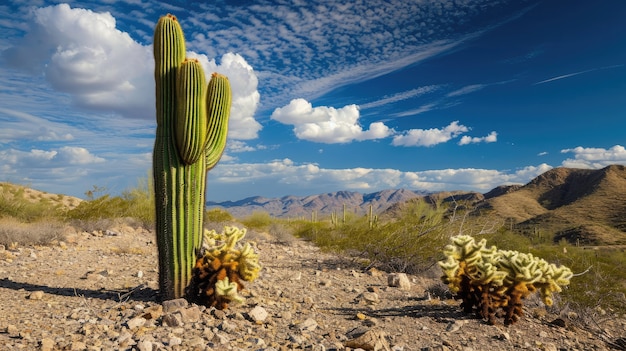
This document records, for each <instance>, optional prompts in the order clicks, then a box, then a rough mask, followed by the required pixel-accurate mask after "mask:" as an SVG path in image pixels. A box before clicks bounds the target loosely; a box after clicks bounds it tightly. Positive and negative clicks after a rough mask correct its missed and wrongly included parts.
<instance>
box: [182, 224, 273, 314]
mask: <svg viewBox="0 0 626 351" xmlns="http://www.w3.org/2000/svg"><path fill="white" fill-rule="evenodd" d="M245 235H246V229H245V228H243V229H240V228H237V227H225V228H224V231H223V232H222V233H217V232H216V231H214V230H210V231H209V230H205V232H204V241H203V244H202V250H201V253H200V258H198V260H197V261H196V266H195V268H194V274H193V278H192V281H191V284H190V285H189V289H188V291H187V296H188V298H190V299H191V300H192V301H194V302H196V303H199V304H204V305H207V306H213V307H216V308H218V309H224V308H226V307H228V304H229V303H230V302H241V301H243V298H242V297H241V296H240V295H239V291H241V290H242V289H243V284H242V281H253V280H255V279H256V278H257V277H258V276H259V271H260V270H261V266H260V265H259V256H258V254H257V253H256V252H255V251H254V246H253V245H252V244H251V243H249V242H246V243H245V244H242V243H241V240H242V239H243V238H244V236H245Z"/></svg>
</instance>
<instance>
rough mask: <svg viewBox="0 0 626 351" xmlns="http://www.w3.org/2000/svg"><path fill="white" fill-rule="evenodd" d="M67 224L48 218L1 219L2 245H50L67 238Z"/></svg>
mask: <svg viewBox="0 0 626 351" xmlns="http://www.w3.org/2000/svg"><path fill="white" fill-rule="evenodd" d="M64 228H65V224H64V223H63V222H61V221H58V220H51V219H47V220H44V221H36V222H28V223H25V222H22V221H21V220H19V219H15V218H2V219H0V245H4V246H11V245H15V244H18V245H48V244H50V243H53V242H55V241H62V240H65V236H64V233H63V231H64Z"/></svg>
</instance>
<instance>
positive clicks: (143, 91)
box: [3, 4, 154, 117]
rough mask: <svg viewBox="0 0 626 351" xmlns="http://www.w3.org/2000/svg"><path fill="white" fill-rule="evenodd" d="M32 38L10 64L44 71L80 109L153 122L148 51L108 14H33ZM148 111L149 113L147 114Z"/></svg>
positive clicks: (9, 54)
mask: <svg viewBox="0 0 626 351" xmlns="http://www.w3.org/2000/svg"><path fill="white" fill-rule="evenodd" d="M29 27H30V29H29V31H28V34H27V35H26V36H25V37H24V39H23V40H22V41H20V42H18V46H14V47H11V48H9V49H7V50H6V51H5V52H4V53H3V57H4V59H5V60H6V61H7V63H8V64H9V65H10V66H12V67H16V68H22V69H25V70H28V71H32V72H38V71H41V70H43V73H44V74H45V77H46V79H47V81H48V82H49V83H50V84H51V85H52V86H53V87H54V88H55V89H56V90H58V91H61V92H64V93H70V94H71V95H72V96H73V98H74V102H75V103H76V104H77V105H80V106H83V107H87V108H93V109H97V110H106V111H114V112H117V113H120V114H124V115H130V116H132V117H147V116H148V115H150V116H152V115H153V114H152V113H150V112H151V111H153V110H154V107H151V108H146V107H148V106H149V105H150V101H151V99H150V96H151V95H152V94H151V93H147V92H151V91H153V89H154V88H153V81H152V77H151V71H152V67H153V66H152V63H151V62H152V57H151V53H150V49H149V48H148V47H145V46H142V45H141V44H139V43H137V42H135V41H134V40H133V39H131V38H130V36H129V35H128V34H127V33H124V32H122V31H120V30H118V29H117V28H116V23H115V18H113V16H111V14H110V13H108V12H107V13H96V12H93V11H90V10H85V9H77V8H71V7H70V6H69V5H68V4H59V5H56V6H49V7H44V8H36V9H33V10H32V14H31V16H30V23H29ZM146 110H147V111H146Z"/></svg>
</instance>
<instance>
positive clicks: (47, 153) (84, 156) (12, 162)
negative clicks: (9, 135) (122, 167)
mask: <svg viewBox="0 0 626 351" xmlns="http://www.w3.org/2000/svg"><path fill="white" fill-rule="evenodd" d="M104 161H105V159H104V158H102V157H98V156H95V155H93V154H91V153H90V152H89V150H87V149H85V148H82V147H73V146H64V147H61V148H58V149H51V150H40V149H32V150H30V151H21V150H16V149H6V150H1V151H0V162H1V163H3V164H5V165H6V166H9V167H10V169H12V170H13V171H11V172H9V173H16V172H17V170H18V169H19V170H24V169H32V168H38V169H42V168H46V169H47V168H56V167H65V166H68V165H87V164H93V163H102V162H104Z"/></svg>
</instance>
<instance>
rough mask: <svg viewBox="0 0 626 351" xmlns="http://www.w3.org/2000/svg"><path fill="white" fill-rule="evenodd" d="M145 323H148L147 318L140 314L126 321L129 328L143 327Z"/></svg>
mask: <svg viewBox="0 0 626 351" xmlns="http://www.w3.org/2000/svg"><path fill="white" fill-rule="evenodd" d="M144 323H146V319H145V318H143V317H141V316H138V317H135V318H132V319H130V320H129V321H128V322H126V325H127V326H128V329H131V330H132V329H136V328H139V327H141V326H142V325H144Z"/></svg>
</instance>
